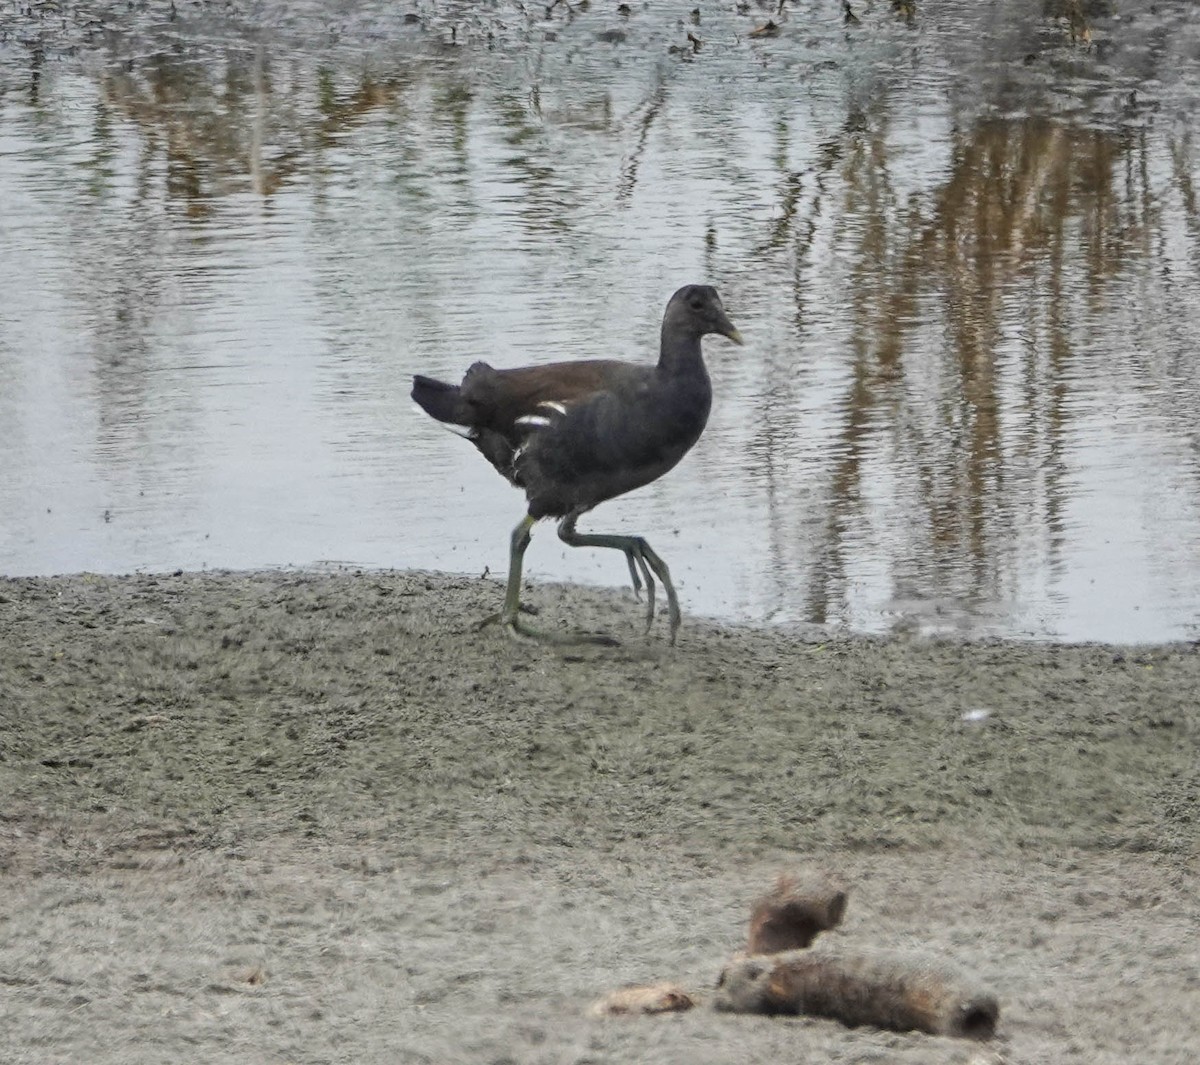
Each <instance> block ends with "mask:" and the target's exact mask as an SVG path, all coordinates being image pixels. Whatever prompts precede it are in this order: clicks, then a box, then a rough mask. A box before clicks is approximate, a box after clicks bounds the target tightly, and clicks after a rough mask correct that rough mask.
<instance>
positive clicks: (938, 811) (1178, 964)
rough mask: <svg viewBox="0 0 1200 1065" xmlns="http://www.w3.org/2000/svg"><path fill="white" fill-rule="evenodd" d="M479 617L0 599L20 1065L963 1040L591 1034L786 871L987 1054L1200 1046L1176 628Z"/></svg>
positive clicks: (452, 608)
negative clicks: (960, 975)
mask: <svg viewBox="0 0 1200 1065" xmlns="http://www.w3.org/2000/svg"><path fill="white" fill-rule="evenodd" d="M498 598H499V586H498V584H497V583H496V582H494V581H480V580H473V579H467V578H454V577H447V576H440V575H435V574H424V573H392V572H355V571H346V572H334V573H306V572H267V573H204V574H179V575H175V576H160V575H139V576H130V577H104V576H94V575H82V576H72V577H55V578H20V579H9V580H5V581H3V582H0V648H2V650H0V695H2V701H0V707H2V709H0V713H2V715H3V747H2V749H0V753H2V756H0V793H3V794H4V795H5V797H6V798H5V804H4V812H3V815H2V817H0V875H2V876H3V880H4V890H5V893H6V896H7V897H8V898H9V900H10V903H9V907H8V908H7V910H8V912H7V915H6V920H5V922H4V926H3V928H4V931H3V937H2V939H0V973H2V974H3V978H4V983H5V984H6V993H5V995H4V996H3V1003H2V1005H0V1020H3V1022H4V1024H5V1030H6V1031H7V1032H9V1033H10V1035H9V1037H8V1041H9V1046H10V1048H12V1050H13V1052H14V1053H15V1055H16V1056H15V1057H14V1058H13V1059H12V1060H15V1061H39V1062H40V1061H66V1060H90V1061H114V1062H115V1061H122V1062H128V1061H143V1060H144V1061H157V1060H162V1059H163V1056H164V1054H165V1055H173V1056H179V1055H185V1056H192V1055H195V1056H198V1057H202V1058H203V1059H204V1060H206V1061H224V1060H230V1061H232V1060H235V1059H236V1060H239V1061H244V1060H247V1057H246V1055H247V1054H250V1055H251V1058H252V1059H253V1060H262V1061H272V1062H274V1061H279V1062H283V1061H314V1062H315V1061H329V1060H351V1059H353V1060H358V1061H375V1060H379V1061H385V1060H386V1061H395V1060H405V1061H425V1060H428V1061H459V1060H462V1061H506V1060H507V1061H522V1062H523V1061H576V1060H580V1061H582V1060H589V1061H605V1062H608V1061H612V1062H617V1061H636V1060H667V1059H680V1058H681V1056H687V1058H688V1060H695V1061H701V1062H703V1061H714V1062H716V1061H726V1060H729V1055H730V1054H733V1053H736V1054H738V1055H739V1056H742V1057H743V1059H744V1060H760V1059H765V1058H766V1057H767V1056H768V1055H771V1056H779V1055H780V1054H788V1055H790V1056H795V1055H799V1056H808V1055H812V1054H816V1055H820V1060H829V1061H842V1060H847V1061H848V1060H863V1055H864V1054H865V1055H868V1056H871V1057H873V1058H878V1059H880V1060H883V1059H886V1060H890V1061H912V1062H917V1061H921V1062H930V1061H934V1062H941V1061H946V1062H951V1061H954V1062H960V1061H966V1060H968V1058H969V1054H970V1053H973V1052H981V1051H979V1049H978V1048H976V1050H975V1051H972V1050H971V1049H970V1048H969V1047H968V1046H964V1045H963V1044H961V1043H958V1042H956V1041H954V1040H948V1039H940V1038H932V1037H927V1036H918V1035H897V1034H895V1033H882V1032H875V1031H870V1030H866V1029H859V1030H850V1029H845V1028H842V1027H841V1026H839V1025H837V1024H836V1023H834V1022H824V1021H809V1020H790V1021H783V1020H778V1021H767V1020H763V1019H757V1018H728V1017H723V1018H717V1017H715V1016H710V1015H708V1014H707V1013H706V1012H705V1011H696V1012H695V1013H693V1014H686V1015H681V1016H679V1017H672V1018H663V1019H655V1020H638V1021H628V1020H626V1021H604V1022H601V1021H596V1020H594V1019H590V1018H588V1017H587V1016H586V1007H587V1005H588V1003H589V1002H590V1001H591V1000H592V999H593V998H594V997H596V996H598V995H599V994H601V993H603V992H604V991H606V990H609V989H611V988H612V987H615V986H617V985H618V984H620V983H622V982H625V981H629V980H644V979H666V978H671V979H681V980H684V981H690V982H692V983H693V984H694V985H696V986H698V987H701V988H703V987H704V986H706V985H708V984H711V981H712V979H713V978H714V977H715V974H716V970H717V968H718V967H719V963H720V961H721V960H722V959H723V958H724V957H725V956H726V955H727V954H728V953H729V952H730V951H732V950H735V949H737V947H738V946H739V945H740V938H741V937H742V936H743V935H744V920H745V914H746V906H747V904H748V901H749V899H750V898H751V897H752V896H753V895H754V894H755V893H756V892H757V891H758V890H759V889H761V888H762V887H763V886H764V884H765V883H766V882H768V881H769V879H770V878H771V876H773V874H774V872H775V871H776V870H777V869H779V868H780V867H781V866H784V865H800V866H809V865H817V866H820V867H822V868H829V869H834V870H836V871H837V872H838V873H839V874H840V875H844V876H846V877H847V878H848V879H850V881H851V882H852V883H853V884H854V885H855V887H854V889H853V892H852V896H851V904H850V911H849V914H848V916H847V921H846V927H845V928H844V929H843V930H841V931H839V932H838V933H836V935H837V936H838V937H844V938H845V940H846V941H847V942H853V943H855V944H858V945H860V946H862V945H866V946H879V947H885V948H888V949H895V948H898V947H899V948H905V949H908V948H917V949H920V950H925V951H929V952H931V953H932V954H933V955H936V956H939V957H942V956H944V957H948V958H951V959H952V960H954V961H955V962H956V963H957V964H959V965H962V966H964V967H966V968H967V969H969V970H971V971H972V972H974V973H975V974H976V975H977V976H978V977H979V978H980V979H981V980H984V981H986V982H987V983H988V984H989V985H991V986H993V987H994V988H995V989H996V991H997V993H998V994H999V995H1000V997H1001V1000H1002V1006H1003V1013H1002V1020H1001V1025H1000V1031H999V1035H998V1038H997V1040H995V1041H994V1042H993V1043H992V1044H990V1046H989V1048H987V1051H986V1052H987V1053H992V1054H999V1055H1003V1060H1008V1061H1014V1062H1015V1061H1024V1060H1038V1061H1054V1062H1057V1061H1075V1060H1078V1061H1089V1062H1114V1063H1115V1062H1123V1061H1128V1060H1133V1059H1132V1058H1131V1057H1130V1056H1129V1055H1130V1054H1135V1056H1136V1057H1137V1058H1138V1059H1139V1060H1147V1061H1149V1060H1154V1061H1179V1062H1184V1061H1190V1060H1194V1058H1195V1056H1196V1054H1197V1052H1200V1037H1198V1036H1197V1035H1196V1033H1195V1029H1194V1026H1193V1025H1192V1024H1191V1023H1190V1021H1188V1020H1187V1018H1188V1017H1189V1016H1191V1015H1192V1009H1193V1008H1194V1007H1195V1005H1196V1004H1197V1001H1198V999H1200V985H1197V983H1196V977H1195V973H1196V971H1197V970H1196V961H1197V957H1198V954H1200V948H1198V946H1197V938H1196V934H1195V928H1196V920H1197V917H1198V916H1200V905H1198V902H1197V879H1196V871H1197V831H1196V808H1197V796H1198V792H1200V767H1198V761H1197V757H1196V754H1197V742H1196V740H1197V734H1198V729H1200V710H1198V709H1197V699H1196V692H1198V691H1200V654H1198V653H1197V648H1196V647H1195V646H1194V645H1190V644H1179V645H1169V646H1156V647H1128V648H1121V647H1112V646H1052V645H1041V644H1020V643H1011V642H984V643H961V642H951V641H945V640H927V639H915V638H913V639H910V638H903V637H893V638H888V639H862V638H854V637H841V636H829V635H827V634H822V633H819V632H815V631H812V632H804V633H799V634H797V633H787V632H781V631H777V630H770V629H755V628H748V627H730V626H720V625H715V624H711V623H707V622H704V621H700V620H697V619H694V618H690V617H686V615H685V621H684V627H683V629H682V630H681V632H680V641H679V646H678V647H676V648H674V649H671V648H669V647H668V646H667V642H666V638H665V623H663V624H659V625H657V626H656V627H655V629H654V631H653V632H652V633H651V634H650V635H649V636H646V637H643V636H642V635H641V633H640V626H639V624H638V620H639V618H640V608H639V607H638V605H637V604H635V603H634V602H633V601H632V599H631V597H629V596H628V595H624V594H622V593H620V592H605V591H597V590H591V589H581V588H574V587H562V586H545V585H534V586H531V588H530V590H529V593H528V599H529V601H530V602H531V603H533V604H535V605H536V606H538V607H539V608H540V611H541V617H540V623H541V624H543V625H550V626H552V627H554V626H567V625H573V624H574V625H579V626H582V627H586V628H590V629H597V630H601V631H606V632H609V633H612V634H614V635H617V636H619V637H620V638H621V640H622V641H623V642H622V646H621V647H619V648H616V649H608V648H599V647H578V648H570V649H553V648H542V647H530V646H527V645H518V644H514V643H512V642H510V641H508V640H507V639H505V638H504V637H503V636H502V635H501V634H499V633H498V632H496V631H494V630H484V631H483V632H478V631H476V627H475V623H476V622H477V620H478V619H479V618H481V617H483V616H485V615H486V614H488V613H490V612H491V611H492V610H494V609H495V605H496V603H497V601H498ZM685 611H686V604H685ZM1189 974H1190V975H1189ZM1100 1003H1105V1007H1104V1009H1103V1010H1100V1009H1099V1004H1100ZM880 1055H882V1058H880ZM978 1060H980V1061H983V1060H992V1059H985V1058H980V1059H978ZM995 1060H1001V1059H1000V1058H996V1059H995Z"/></svg>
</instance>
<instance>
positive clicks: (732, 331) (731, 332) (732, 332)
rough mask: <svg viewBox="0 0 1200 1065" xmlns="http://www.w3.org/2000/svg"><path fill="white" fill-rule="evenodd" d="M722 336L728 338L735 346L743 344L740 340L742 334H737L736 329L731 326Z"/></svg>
mask: <svg viewBox="0 0 1200 1065" xmlns="http://www.w3.org/2000/svg"><path fill="white" fill-rule="evenodd" d="M723 335H724V336H727V337H729V339H730V340H732V341H733V342H734V343H735V344H744V343H745V341H744V340H743V339H742V334H741V333H739V332H738V331H737V330H736V329H734V327H733V326H730V327H729V328H728V329H727V330H725V332H724V334H723Z"/></svg>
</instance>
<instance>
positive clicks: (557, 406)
mask: <svg viewBox="0 0 1200 1065" xmlns="http://www.w3.org/2000/svg"><path fill="white" fill-rule="evenodd" d="M538 406H539V407H548V408H549V409H550V410H556V411H558V413H559V414H566V413H567V407H566V404H565V403H559V402H558V401H557V400H553V399H548V400H546V401H545V402H544V403H539V404H538Z"/></svg>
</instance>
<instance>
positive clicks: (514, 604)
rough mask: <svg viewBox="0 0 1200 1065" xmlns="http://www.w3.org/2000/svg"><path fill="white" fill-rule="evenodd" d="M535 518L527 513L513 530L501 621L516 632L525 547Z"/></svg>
mask: <svg viewBox="0 0 1200 1065" xmlns="http://www.w3.org/2000/svg"><path fill="white" fill-rule="evenodd" d="M532 529H533V518H532V517H531V516H530V515H528V514H526V515H525V517H523V518H522V519H521V521H520V522H519V523H518V525H517V527H516V528H515V529H513V531H512V546H511V547H510V548H509V552H508V585H507V586H506V587H505V590H504V609H503V610H501V611H500V623H501V624H502V625H503V626H504V627H505V628H506V629H508V630H509V631H510V632H513V633H514V634H515V633H516V631H517V619H518V615H519V613H520V610H521V568H522V566H523V564H524V562H525V549H526V548H527V547H528V546H529V541H530V539H531V538H532V533H531V530H532Z"/></svg>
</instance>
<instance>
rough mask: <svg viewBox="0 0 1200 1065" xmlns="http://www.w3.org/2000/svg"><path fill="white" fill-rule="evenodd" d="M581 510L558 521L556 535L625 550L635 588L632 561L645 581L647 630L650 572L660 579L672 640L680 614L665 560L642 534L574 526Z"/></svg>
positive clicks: (651, 612) (575, 544)
mask: <svg viewBox="0 0 1200 1065" xmlns="http://www.w3.org/2000/svg"><path fill="white" fill-rule="evenodd" d="M583 513H584V511H576V512H574V513H571V514H568V515H567V516H566V517H565V518H563V520H562V521H560V522H559V523H558V536H559V539H561V540H562V541H563V543H565V544H569V545H570V546H571V547H607V548H611V549H612V550H614V551H624V552H625V558H626V561H628V563H629V572H630V574H631V575H632V576H633V587H634V591H635V592H636V591H637V590H638V579H637V575H636V572H635V570H634V565H635V564H636V565H637V568H638V569H639V570H641V574H642V577H644V578H645V581H646V630H647V631H649V629H650V625H651V623H652V622H653V621H654V579H653V577H651V573H652V572H653V574H654V575H655V576H656V577H658V579H659V580H660V581H662V586H663V588H664V589H666V593H667V619H668V621H669V623H670V626H671V643H674V642H675V634H676V633H677V632H678V631H679V625H680V622H681V620H682V616H681V614H680V610H679V597H678V596H677V595H676V594H675V585H674V583H672V581H671V571H670V570H669V569H667V564H666V563H665V562H664V561H663V560H662V559H661V558H659V557H658V555H657V554H655V552H654V551H653V549H652V548H651V547H650V545H649V544H648V543H647V542H646V541H645V539H644V538H643V537H641V536H619V535H616V534H613V533H581V532H578V531H577V530H576V528H575V522H576V521H577V520H578V519H579V516H580V514H583Z"/></svg>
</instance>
